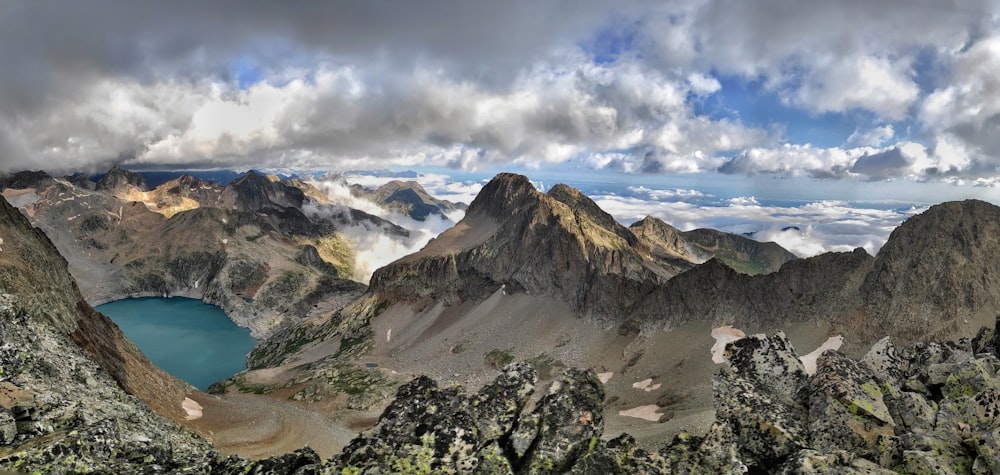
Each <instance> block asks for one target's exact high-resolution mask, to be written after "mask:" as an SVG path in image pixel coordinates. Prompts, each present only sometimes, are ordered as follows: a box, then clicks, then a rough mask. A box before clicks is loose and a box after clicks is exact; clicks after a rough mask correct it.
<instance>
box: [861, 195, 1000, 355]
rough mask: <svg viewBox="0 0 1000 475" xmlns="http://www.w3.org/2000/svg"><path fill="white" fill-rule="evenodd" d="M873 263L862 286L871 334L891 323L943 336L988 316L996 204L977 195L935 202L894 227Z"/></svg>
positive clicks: (993, 291)
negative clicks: (969, 198)
mask: <svg viewBox="0 0 1000 475" xmlns="http://www.w3.org/2000/svg"><path fill="white" fill-rule="evenodd" d="M872 267H873V268H872V272H871V273H870V274H868V276H867V277H866V278H865V281H864V284H863V286H862V287H861V292H860V294H861V295H860V298H861V301H862V302H864V305H865V307H864V308H865V311H866V315H865V321H864V324H865V325H866V327H869V328H871V331H872V332H874V331H877V330H878V329H879V327H884V326H885V322H890V323H889V324H890V325H891V329H892V330H893V333H900V334H903V335H914V336H916V335H925V334H929V335H932V336H945V335H949V334H951V333H953V332H954V331H955V330H956V329H958V328H959V327H962V326H967V325H966V322H967V321H972V320H975V321H976V322H982V321H984V319H989V318H992V316H993V315H995V311H996V309H997V307H998V306H1000V208H998V207H997V206H994V205H992V204H990V203H986V202H983V201H979V200H966V201H961V202H949V203H942V204H939V205H936V206H932V207H931V208H930V209H928V210H927V211H925V212H924V213H921V214H919V215H917V216H914V217H912V218H910V219H908V220H907V221H906V222H904V223H903V224H902V225H900V226H899V227H898V228H896V229H895V230H894V231H893V232H892V234H891V235H890V236H889V240H888V241H887V242H886V243H885V245H884V246H882V249H881V250H880V251H879V253H878V255H877V256H876V259H875V262H874V264H873V266H872ZM980 324H981V323H980ZM882 331H884V330H882Z"/></svg>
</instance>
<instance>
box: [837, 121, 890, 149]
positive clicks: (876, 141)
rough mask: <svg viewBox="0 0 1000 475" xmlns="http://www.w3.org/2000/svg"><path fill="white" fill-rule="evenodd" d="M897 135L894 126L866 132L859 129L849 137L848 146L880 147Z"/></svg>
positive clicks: (876, 128)
mask: <svg viewBox="0 0 1000 475" xmlns="http://www.w3.org/2000/svg"><path fill="white" fill-rule="evenodd" d="M895 135H896V130H895V129H894V128H893V126H892V124H888V125H883V126H881V127H873V128H870V129H865V130H862V129H860V128H859V129H854V132H852V133H851V135H850V136H848V137H847V142H846V143H847V145H848V146H852V147H857V146H862V147H865V146H867V147H879V146H881V145H883V144H885V143H886V142H888V141H890V140H892V138H893V137H894V136H895Z"/></svg>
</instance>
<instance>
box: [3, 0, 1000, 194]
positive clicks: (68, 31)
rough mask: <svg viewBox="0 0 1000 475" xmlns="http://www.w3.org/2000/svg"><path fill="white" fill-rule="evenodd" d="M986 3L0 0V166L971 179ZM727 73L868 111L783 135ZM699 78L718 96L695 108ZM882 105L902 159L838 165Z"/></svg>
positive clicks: (982, 99) (981, 137)
mask: <svg viewBox="0 0 1000 475" xmlns="http://www.w3.org/2000/svg"><path fill="white" fill-rule="evenodd" d="M995 7H996V5H995V4H994V2H992V1H988V0H982V1H979V0H961V1H959V2H957V3H954V4H949V5H948V6H947V7H944V6H939V5H937V4H934V3H933V2H932V3H926V2H924V3H918V4H912V3H908V4H906V5H900V4H897V3H894V2H862V1H853V0H852V1H850V2H848V3H846V4H845V3H844V2H821V3H817V2H797V1H791V0H765V1H760V2H753V3H752V4H751V3H748V2H741V1H736V0H715V1H709V2H704V1H700V0H690V1H687V0H684V1H678V2H659V3H656V2H653V3H650V2H644V1H638V0H637V1H628V2H605V1H598V0H594V1H589V0H584V1H578V2H571V3H567V2H561V1H560V2H546V3H544V4H543V3H538V2H527V1H521V0H514V1H511V2H499V3H482V2H461V1H443V2H434V3H433V4H430V5H423V4H421V5H417V4H411V3H408V2H392V3H390V4H383V3H380V2H362V3H358V2H341V1H333V2H323V3H319V4H310V5H299V6H296V7H295V8H288V7H287V6H285V5H283V4H281V3H274V2H262V1H250V2H230V1H221V2H207V3H206V2H187V1H182V2H175V3H172V4H171V7H170V8H169V9H162V8H153V7H151V6H150V5H149V4H145V3H129V4H127V5H122V4H121V3H120V2H110V1H105V0H96V1H93V2H87V4H86V5H64V4H53V3H49V2H19V3H14V4H11V5H7V6H5V8H4V12H3V14H0V60H2V61H3V64H4V65H5V67H4V68H3V69H2V70H0V153H3V155H4V160H3V162H2V163H0V168H3V169H15V168H24V167H32V168H46V169H50V170H52V171H72V170H95V169H101V168H106V167H107V166H108V165H110V164H111V163H112V162H125V163H126V164H127V165H130V166H141V167H146V168H155V167H172V168H183V167H189V168H201V167H236V166H239V167H244V168H245V167H247V166H253V167H283V168H314V169H341V170H344V169H352V168H373V167H383V166H399V167H405V166H421V165H433V166H443V167H452V168H463V169H469V170H474V169H483V168H489V167H495V166H497V165H498V164H513V165H517V166H523V167H525V168H533V167H535V168H537V167H543V166H546V165H547V164H551V163H562V162H566V161H569V160H576V161H578V162H579V163H585V164H589V165H591V166H593V167H596V168H613V169H620V170H624V171H626V172H630V173H690V172H702V171H707V170H715V169H720V170H722V171H723V172H726V173H743V174H777V175H802V174H804V175H810V176H817V177H820V176H821V177H850V176H854V175H857V174H859V173H861V172H860V170H866V169H868V170H875V169H878V170H879V171H880V172H884V173H889V172H893V171H895V172H896V173H899V174H901V175H897V176H907V177H916V178H918V179H928V178H935V179H951V178H956V179H961V180H975V179H977V178H988V177H989V176H991V175H993V174H995V173H996V165H997V164H996V163H995V161H996V159H995V157H994V156H992V155H990V151H992V150H996V149H997V146H998V145H1000V143H998V142H997V140H998V139H997V138H996V137H998V136H1000V134H997V133H995V132H996V131H997V125H996V122H997V120H996V117H997V115H998V112H1000V107H997V106H996V101H995V100H994V97H995V96H996V92H997V91H996V90H997V89H998V87H997V84H996V82H997V80H996V78H997V77H998V74H997V73H998V67H1000V66H998V65H1000V60H998V53H997V50H998V48H997V47H996V44H997V42H998V41H1000V40H997V39H996V38H998V37H1000V36H998V35H997V22H996V21H995V14H993V12H994V11H995V10H996V8H995ZM442 32H444V33H442ZM608 38H612V39H614V40H609V39H608ZM733 82H737V83H741V84H743V85H746V84H754V85H759V86H760V87H761V89H762V91H763V93H765V94H770V95H773V97H776V98H777V100H778V101H782V102H783V103H784V104H785V106H788V107H791V108H794V109H797V110H801V111H805V112H807V113H809V114H814V115H820V116H831V115H832V116H836V117H838V118H839V119H838V120H842V121H847V122H850V121H853V120H856V117H862V120H863V121H864V122H865V123H866V124H872V123H875V124H882V125H881V126H879V127H876V128H873V129H871V130H862V129H859V130H856V131H855V133H854V134H851V136H850V137H845V138H844V140H845V141H844V143H845V144H846V146H845V147H841V148H838V147H830V146H829V144H826V145H824V146H813V145H810V144H809V143H789V142H788V139H787V137H784V136H783V135H784V134H783V132H782V131H783V130H785V129H786V127H785V126H786V125H787V124H781V123H775V124H768V123H764V124H761V123H759V119H758V120H757V121H754V120H750V119H748V118H743V117H741V111H740V110H739V107H738V106H737V107H735V108H733V109H732V110H731V109H728V108H727V107H731V106H732V105H731V104H728V103H726V102H725V99H724V98H723V99H720V97H724V96H725V95H726V93H727V92H729V91H727V90H726V88H727V87H729V86H728V85H729V84H732V83H733ZM716 100H717V101H721V102H722V105H723V106H724V107H722V108H720V109H718V110H715V111H713V110H709V109H711V108H710V107H709V106H710V105H711V103H712V101H716ZM775 106H777V104H775ZM900 123H908V125H910V124H913V125H915V129H919V130H917V131H916V133H915V134H914V135H912V136H911V135H909V134H907V136H906V137H905V139H904V140H905V141H907V142H908V141H912V142H916V143H920V144H921V145H923V146H924V147H925V148H926V149H927V152H926V157H925V158H920V159H917V160H913V161H911V162H910V165H909V166H906V167H896V168H894V169H890V168H887V167H877V166H874V165H875V164H874V163H873V160H872V159H867V160H866V161H865V162H862V164H861V165H859V166H857V167H855V162H856V161H857V160H858V159H860V158H861V157H872V156H874V155H876V154H879V153H887V154H888V155H885V156H884V157H883V158H887V157H888V156H889V155H892V153H896V152H892V151H891V150H890V149H891V148H892V147H893V144H891V143H890V142H891V141H892V140H894V139H895V138H896V136H895V132H896V130H897V129H898V128H897V127H896V126H898V125H900ZM848 130H850V129H848ZM899 130H901V129H899ZM904 146H905V142H901V143H900V144H896V147H897V148H899V150H900V152H899V153H897V155H899V156H900V157H902V156H903V155H906V152H905V151H903V150H902V147H904ZM908 158H913V157H909V156H908ZM918 158H919V157H918ZM924 162H926V163H924ZM883 163H888V162H884V161H883ZM925 165H926V166H925ZM852 169H856V170H858V171H857V172H852V171H851V170H852Z"/></svg>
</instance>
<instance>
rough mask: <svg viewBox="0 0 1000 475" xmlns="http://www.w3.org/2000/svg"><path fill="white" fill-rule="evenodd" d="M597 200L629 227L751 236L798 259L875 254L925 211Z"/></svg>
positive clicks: (737, 201) (741, 200) (826, 203)
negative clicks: (649, 223)
mask: <svg viewBox="0 0 1000 475" xmlns="http://www.w3.org/2000/svg"><path fill="white" fill-rule="evenodd" d="M593 198H594V201H595V202H596V203H597V204H598V205H599V206H600V207H601V208H603V209H604V210H605V211H607V212H609V213H611V214H612V215H613V216H614V217H615V218H616V219H617V220H619V221H621V222H623V223H626V224H628V223H632V222H635V221H637V220H639V219H642V218H643V217H645V216H647V215H649V216H654V217H657V218H660V219H662V220H664V221H666V222H667V223H670V224H671V225H673V226H675V227H677V228H678V229H681V230H682V231H687V230H691V229H697V228H713V229H718V230H721V231H726V232H731V233H735V234H750V235H751V236H752V238H753V239H756V240H758V241H774V242H777V243H778V244H780V245H781V246H782V247H784V248H786V249H788V250H789V251H791V252H793V253H794V254H796V255H798V256H800V257H808V256H813V255H816V254H820V253H823V252H829V251H850V250H853V249H855V248H858V247H861V248H864V249H865V250H866V251H867V252H868V253H869V254H873V255H874V254H875V253H876V252H878V250H879V249H880V248H881V247H882V245H883V244H885V241H886V240H887V239H888V237H889V233H890V232H892V230H893V229H895V228H896V226H898V225H899V224H900V223H902V222H903V220H905V219H906V218H907V217H909V216H912V215H913V214H916V213H919V212H921V211H923V210H924V209H925V208H922V207H913V206H906V207H903V208H888V209H886V207H884V206H880V207H866V206H865V205H864V204H863V203H858V204H855V203H848V202H844V201H836V200H822V201H812V202H806V203H803V204H801V205H782V206H779V205H769V204H762V203H761V202H760V201H759V200H758V199H757V198H755V197H736V198H728V199H714V198H710V197H692V198H691V199H689V200H686V201H667V200H657V199H650V198H648V197H646V196H641V195H634V196H615V195H596V196H593Z"/></svg>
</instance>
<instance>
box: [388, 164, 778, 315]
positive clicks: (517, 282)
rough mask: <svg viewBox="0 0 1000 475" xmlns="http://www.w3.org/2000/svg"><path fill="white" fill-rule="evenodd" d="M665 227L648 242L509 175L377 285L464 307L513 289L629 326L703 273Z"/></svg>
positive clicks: (566, 194) (575, 193) (562, 194)
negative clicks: (666, 290) (660, 294)
mask: <svg viewBox="0 0 1000 475" xmlns="http://www.w3.org/2000/svg"><path fill="white" fill-rule="evenodd" d="M656 226H658V225H656V224H655V223H654V221H652V220H648V221H646V223H645V224H644V225H639V227H638V228H636V229H638V230H640V231H642V233H641V235H642V236H644V237H646V239H647V240H644V239H640V237H638V236H637V235H636V234H635V233H633V231H632V230H630V229H629V228H626V227H624V226H622V225H621V224H619V223H618V222H616V221H615V220H614V218H613V217H612V216H611V215H609V214H608V213H606V212H605V211H603V210H601V209H600V207H598V206H597V204H596V203H594V202H593V200H591V199H590V198H588V197H587V196H585V195H583V194H582V193H580V191H579V190H576V189H573V188H571V187H568V186H566V185H557V186H555V187H553V188H552V189H551V190H550V191H549V193H548V194H543V193H540V192H539V191H537V190H535V188H534V186H533V185H532V184H531V183H530V181H528V179H527V178H526V177H523V176H520V175H513V174H500V175H497V176H496V178H494V179H493V180H492V181H490V183H488V184H487V185H486V186H485V187H484V188H483V190H482V191H481V192H480V193H479V195H478V196H477V197H476V199H475V200H474V201H473V202H472V204H471V205H470V206H469V209H468V211H467V213H466V216H465V218H464V219H463V220H462V221H461V222H460V223H458V225H456V226H455V227H454V228H452V229H450V230H448V231H446V232H444V233H442V234H441V236H439V237H438V238H436V239H435V240H434V241H432V242H431V243H430V244H428V245H427V247H425V248H424V249H423V250H421V251H420V252H418V253H416V254H414V255H411V256H408V257H406V258H404V259H401V260H400V261H397V262H396V263H393V264H390V265H389V266H386V267H385V268H383V269H381V270H379V271H377V272H376V273H375V275H374V276H373V277H372V287H373V288H374V289H376V290H378V291H379V292H382V293H385V294H386V295H390V296H391V299H402V300H413V299H419V298H424V297H431V298H442V299H444V300H446V301H451V302H457V301H461V300H465V299H468V298H473V299H475V298H480V297H483V296H485V295H487V294H488V293H492V292H493V291H495V290H496V289H497V288H499V287H500V286H501V285H503V286H505V287H506V288H508V289H510V290H511V291H525V292H528V293H530V294H539V295H555V296H559V297H560V298H561V299H562V300H564V301H565V302H567V303H568V304H569V305H570V306H571V307H572V308H573V309H574V310H575V311H576V312H578V313H579V314H581V315H585V316H587V317H590V318H593V319H595V320H598V321H608V322H620V321H621V320H622V319H623V317H624V316H625V315H627V313H628V312H629V311H630V309H631V308H632V307H633V306H634V305H635V304H636V303H637V302H639V301H640V300H641V299H642V298H643V296H645V295H646V294H648V293H650V292H653V291H654V289H656V288H657V287H658V286H659V285H661V284H662V283H663V282H665V281H667V280H668V279H670V278H671V277H673V276H675V275H677V273H678V272H679V271H681V270H685V269H687V268H690V267H693V266H694V265H695V263H694V259H692V254H691V253H689V252H687V247H686V245H684V244H677V243H673V244H671V243H670V242H669V241H670V239H671V238H670V237H669V236H667V235H666V234H668V233H670V230H669V229H668V227H667V226H666V225H665V223H663V225H662V226H659V228H660V229H659V230H657V229H653V228H654V227H656ZM734 242H739V240H734ZM724 244H728V242H726V243H724ZM682 248H683V251H682V250H681V249H682ZM718 249H728V248H725V247H724V246H723V245H718V246H716V248H715V250H718ZM732 254H733V255H734V256H737V255H740V254H738V253H737V252H735V251H734V252H733V253H732ZM743 254H744V255H749V253H747V252H744V253H743ZM789 256H790V257H794V256H791V255H790V254H789Z"/></svg>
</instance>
